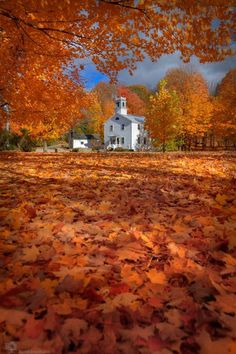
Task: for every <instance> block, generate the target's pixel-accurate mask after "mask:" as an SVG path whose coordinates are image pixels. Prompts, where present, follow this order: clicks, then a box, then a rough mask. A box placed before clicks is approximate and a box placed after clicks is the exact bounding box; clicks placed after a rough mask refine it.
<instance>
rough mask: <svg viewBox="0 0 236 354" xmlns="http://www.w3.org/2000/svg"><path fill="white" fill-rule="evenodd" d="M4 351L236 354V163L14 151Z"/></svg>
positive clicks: (4, 165)
mask: <svg viewBox="0 0 236 354" xmlns="http://www.w3.org/2000/svg"><path fill="white" fill-rule="evenodd" d="M0 176H1V177H0V194H1V204H0V234H1V240H0V265H1V267H0V333H1V335H0V352H1V353H26V352H27V353H36V352H37V353H44V354H45V353H50V354H54V353H57V354H60V353H80V354H84V353H89V354H96V353H102V354H118V353H124V354H126V353H127V354H136V353H141V354H149V353H154V354H155V353H156V354H157V353H159V354H178V353H181V354H208V353H209V354H210V353H214V354H226V353H227V354H228V353H230V354H233V353H236V342H235V337H236V315H235V311H236V278H235V274H236V271H235V266H236V258H235V257H236V247H235V246H236V183H235V177H236V154H234V153H215V154H214V153H202V154H191V153H189V154H178V153H173V154H166V155H165V154H163V155H162V154H144V153H137V154H135V153H127V154H124V153H123V154H122V153H113V154H112V153H91V154H90V153H88V154H83V153H79V154H78V153H64V154H63V153H51V154H42V153H1V154H0Z"/></svg>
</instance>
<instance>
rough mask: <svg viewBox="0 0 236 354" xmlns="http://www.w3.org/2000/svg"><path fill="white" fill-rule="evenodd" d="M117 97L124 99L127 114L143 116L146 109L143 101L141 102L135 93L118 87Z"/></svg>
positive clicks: (123, 87)
mask: <svg viewBox="0 0 236 354" xmlns="http://www.w3.org/2000/svg"><path fill="white" fill-rule="evenodd" d="M118 95H119V96H122V97H126V99H127V108H128V113H129V114H137V115H139V116H142V115H144V114H145V109H146V107H145V103H144V101H143V100H141V98H140V97H139V96H138V95H137V94H136V93H135V92H132V91H131V90H130V89H129V88H128V87H125V86H120V87H118Z"/></svg>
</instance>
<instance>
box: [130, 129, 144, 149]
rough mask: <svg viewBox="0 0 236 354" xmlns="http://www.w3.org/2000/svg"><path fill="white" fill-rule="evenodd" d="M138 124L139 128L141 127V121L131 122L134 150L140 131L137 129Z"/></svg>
mask: <svg viewBox="0 0 236 354" xmlns="http://www.w3.org/2000/svg"><path fill="white" fill-rule="evenodd" d="M138 124H139V125H140V128H141V127H142V123H132V143H131V145H132V149H133V150H136V149H137V145H138V136H139V134H140V131H141V130H139V129H138Z"/></svg>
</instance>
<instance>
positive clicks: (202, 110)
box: [165, 68, 212, 139]
mask: <svg viewBox="0 0 236 354" xmlns="http://www.w3.org/2000/svg"><path fill="white" fill-rule="evenodd" d="M165 80H166V81H167V87H168V88H170V89H171V90H175V91H176V93H177V95H178V97H179V100H180V108H181V109H182V117H181V120H182V133H183V135H184V136H185V137H188V138H189V139H191V137H193V136H203V135H204V134H205V133H206V132H207V131H208V130H209V128H210V120H211V114H212V104H211V101H210V97H209V93H208V87H207V83H206V82H205V80H204V78H203V77H202V75H201V74H200V73H198V72H195V71H188V70H184V69H181V68H179V69H172V70H170V71H169V72H168V73H167V75H166V76H165Z"/></svg>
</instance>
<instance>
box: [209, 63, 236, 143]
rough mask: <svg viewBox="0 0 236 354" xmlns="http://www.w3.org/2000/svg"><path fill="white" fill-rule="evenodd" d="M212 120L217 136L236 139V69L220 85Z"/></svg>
mask: <svg viewBox="0 0 236 354" xmlns="http://www.w3.org/2000/svg"><path fill="white" fill-rule="evenodd" d="M212 121H213V122H212V124H213V125H214V132H215V134H216V135H217V136H220V137H221V138H222V137H224V138H226V139H227V138H229V139H231V140H233V141H234V142H235V141H236V69H232V70H230V71H229V72H228V73H227V74H226V75H225V77H224V78H223V79H222V81H221V83H220V84H219V86H218V90H217V96H216V98H215V99H214V114H213V119H212Z"/></svg>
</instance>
